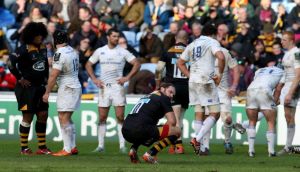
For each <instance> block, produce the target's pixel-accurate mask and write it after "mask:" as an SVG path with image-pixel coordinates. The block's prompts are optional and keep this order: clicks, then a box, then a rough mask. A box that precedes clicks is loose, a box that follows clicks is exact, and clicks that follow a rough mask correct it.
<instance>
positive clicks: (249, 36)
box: [229, 23, 256, 59]
mask: <svg viewBox="0 0 300 172" xmlns="http://www.w3.org/2000/svg"><path fill="white" fill-rule="evenodd" d="M255 37H256V36H255V34H254V33H253V32H252V31H251V30H250V25H249V24H248V23H243V24H240V32H239V33H238V34H237V36H236V38H235V39H234V40H231V38H232V37H231V38H229V42H231V41H234V42H233V43H240V44H241V45H243V46H242V50H241V51H242V56H243V57H247V59H249V58H250V55H249V52H251V51H252V50H253V49H254V47H253V42H254V39H255Z"/></svg>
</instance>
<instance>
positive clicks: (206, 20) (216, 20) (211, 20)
mask: <svg viewBox="0 0 300 172" xmlns="http://www.w3.org/2000/svg"><path fill="white" fill-rule="evenodd" d="M200 23H201V24H202V25H206V24H210V25H213V26H218V25H219V24H220V23H223V19H222V18H221V17H220V16H219V14H218V9H217V8H216V7H210V8H209V10H208V11H207V12H206V13H204V14H203V16H202V17H201V19H200Z"/></svg>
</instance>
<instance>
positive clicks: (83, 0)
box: [79, 0, 97, 15]
mask: <svg viewBox="0 0 300 172" xmlns="http://www.w3.org/2000/svg"><path fill="white" fill-rule="evenodd" d="M96 3H97V0H80V3H79V6H84V7H88V8H89V9H90V11H91V13H92V14H93V15H94V14H96V11H95V10H94V7H95V5H96Z"/></svg>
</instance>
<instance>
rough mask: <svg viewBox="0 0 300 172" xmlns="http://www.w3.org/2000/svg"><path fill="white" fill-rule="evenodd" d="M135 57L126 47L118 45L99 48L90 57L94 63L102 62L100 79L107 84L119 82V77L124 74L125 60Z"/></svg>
mask: <svg viewBox="0 0 300 172" xmlns="http://www.w3.org/2000/svg"><path fill="white" fill-rule="evenodd" d="M133 59H135V56H134V55H132V54H131V53H130V52H129V51H127V50H126V49H124V48H122V47H120V46H116V47H114V48H112V49H111V48H109V47H108V45H105V46H103V47H100V48H98V49H97V50H96V51H95V52H94V53H93V55H92V56H91V57H90V58H89V61H90V62H91V63H92V64H95V63H97V62H99V64H100V80H102V81H103V82H104V83H105V84H107V83H112V84H115V83H117V79H119V78H121V77H122V76H123V69H124V66H125V62H126V61H127V62H130V61H132V60H133Z"/></svg>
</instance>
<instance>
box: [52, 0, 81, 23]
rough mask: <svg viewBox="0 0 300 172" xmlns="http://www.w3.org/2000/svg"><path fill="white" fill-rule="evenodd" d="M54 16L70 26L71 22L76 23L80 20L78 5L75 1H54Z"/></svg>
mask: <svg viewBox="0 0 300 172" xmlns="http://www.w3.org/2000/svg"><path fill="white" fill-rule="evenodd" d="M52 4H53V10H52V15H54V16H58V17H59V18H60V19H62V20H63V21H64V23H66V24H69V22H70V21H75V19H76V18H78V4H77V2H76V1H74V0H53V2H52Z"/></svg>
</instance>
